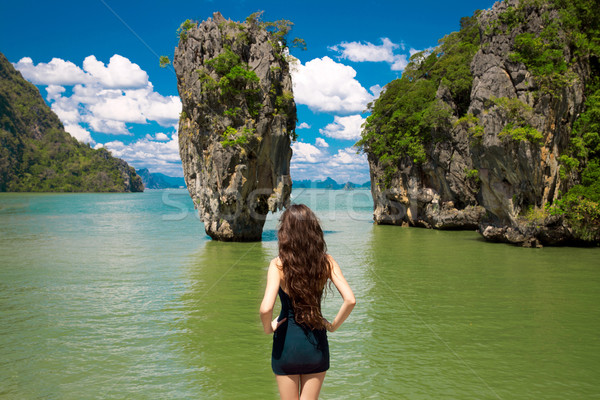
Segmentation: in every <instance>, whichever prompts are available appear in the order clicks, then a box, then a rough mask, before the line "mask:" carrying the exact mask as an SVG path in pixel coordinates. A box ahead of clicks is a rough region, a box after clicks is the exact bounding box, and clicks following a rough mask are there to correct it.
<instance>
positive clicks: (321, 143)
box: [315, 137, 329, 147]
mask: <svg viewBox="0 0 600 400" xmlns="http://www.w3.org/2000/svg"><path fill="white" fill-rule="evenodd" d="M315 146H317V147H329V143H327V142H326V141H325V139H323V138H320V137H318V138H316V139H315Z"/></svg>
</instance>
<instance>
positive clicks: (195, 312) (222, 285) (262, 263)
mask: <svg viewBox="0 0 600 400" xmlns="http://www.w3.org/2000/svg"><path fill="white" fill-rule="evenodd" d="M269 258H270V257H269V256H268V255H267V251H266V250H265V248H263V245H262V244H261V243H221V242H207V243H206V244H205V245H204V247H203V249H201V250H200V252H199V254H197V255H196V256H194V257H193V258H192V259H191V260H190V264H189V267H188V273H189V287H188V289H187V291H186V293H185V294H184V295H183V297H182V299H181V303H182V307H183V308H184V310H185V312H184V315H185V317H184V321H183V322H182V323H181V324H182V326H183V329H182V330H181V334H180V335H178V336H177V337H176V338H175V340H176V343H175V345H176V346H179V347H181V351H182V357H184V358H185V360H186V361H187V362H188V363H189V368H190V369H193V370H194V374H193V376H194V384H196V385H198V387H199V388H201V389H200V390H201V393H202V398H203V399H204V398H214V399H232V398H235V399H243V398H248V399H256V398H273V397H274V396H275V395H276V393H277V389H276V385H275V379H274V378H273V376H272V372H271V367H270V357H271V337H270V336H267V335H265V334H264V333H263V332H262V326H261V325H260V320H259V317H258V307H259V304H260V301H261V300H262V295H263V293H264V285H265V283H266V281H265V277H266V270H267V266H268V264H269ZM259 394H262V395H259ZM245 396H246V397H245ZM257 396H258V397H257Z"/></svg>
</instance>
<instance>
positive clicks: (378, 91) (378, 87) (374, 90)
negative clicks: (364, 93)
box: [369, 85, 383, 98]
mask: <svg viewBox="0 0 600 400" xmlns="http://www.w3.org/2000/svg"><path fill="white" fill-rule="evenodd" d="M369 91H370V92H371V93H373V96H374V97H375V98H378V97H379V95H380V94H381V92H383V88H382V87H381V85H373V86H371V87H370V88H369Z"/></svg>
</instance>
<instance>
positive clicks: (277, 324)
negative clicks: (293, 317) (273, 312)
mask: <svg viewBox="0 0 600 400" xmlns="http://www.w3.org/2000/svg"><path fill="white" fill-rule="evenodd" d="M277 318H279V317H277ZM277 318H275V319H274V320H273V321H271V328H273V332H275V331H276V330H277V328H279V326H280V325H281V324H283V323H284V322H285V321H286V320H287V318H284V319H282V320H281V321H277Z"/></svg>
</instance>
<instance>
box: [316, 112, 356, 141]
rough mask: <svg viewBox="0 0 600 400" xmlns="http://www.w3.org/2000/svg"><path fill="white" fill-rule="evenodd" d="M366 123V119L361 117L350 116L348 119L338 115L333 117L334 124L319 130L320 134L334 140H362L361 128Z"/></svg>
mask: <svg viewBox="0 0 600 400" xmlns="http://www.w3.org/2000/svg"><path fill="white" fill-rule="evenodd" d="M364 122H365V119H364V118H362V117H361V116H360V115H350V116H347V117H340V116H338V115H336V116H335V117H333V123H331V124H328V125H327V126H325V128H322V129H319V133H320V134H321V135H325V136H327V137H330V138H334V139H343V140H358V139H360V133H361V126H362V124H363V123H364Z"/></svg>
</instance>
